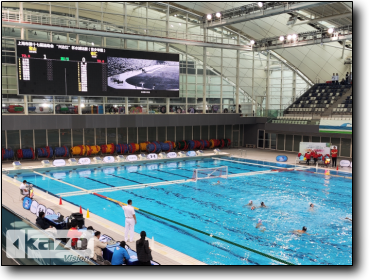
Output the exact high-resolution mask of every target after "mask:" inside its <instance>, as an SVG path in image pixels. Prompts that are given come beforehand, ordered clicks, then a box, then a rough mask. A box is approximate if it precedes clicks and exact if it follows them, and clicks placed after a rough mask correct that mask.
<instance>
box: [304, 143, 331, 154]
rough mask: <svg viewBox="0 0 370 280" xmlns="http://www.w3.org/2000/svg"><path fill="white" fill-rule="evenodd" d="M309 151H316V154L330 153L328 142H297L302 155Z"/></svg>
mask: <svg viewBox="0 0 370 280" xmlns="http://www.w3.org/2000/svg"><path fill="white" fill-rule="evenodd" d="M311 151H316V152H317V153H318V154H323V155H326V154H329V155H330V143H318V142H301V143H300V144H299V152H300V153H301V154H302V155H304V154H305V153H309V152H311Z"/></svg>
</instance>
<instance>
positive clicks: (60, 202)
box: [59, 197, 62, 205]
mask: <svg viewBox="0 0 370 280" xmlns="http://www.w3.org/2000/svg"><path fill="white" fill-rule="evenodd" d="M59 205H62V198H61V197H60V198H59Z"/></svg>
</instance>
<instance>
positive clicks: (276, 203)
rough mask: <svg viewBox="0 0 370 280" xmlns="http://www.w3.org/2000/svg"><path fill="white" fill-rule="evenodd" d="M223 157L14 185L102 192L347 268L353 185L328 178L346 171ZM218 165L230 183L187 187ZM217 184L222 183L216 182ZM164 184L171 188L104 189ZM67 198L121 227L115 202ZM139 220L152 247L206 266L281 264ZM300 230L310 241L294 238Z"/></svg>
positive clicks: (280, 252)
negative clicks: (197, 175) (199, 170)
mask: <svg viewBox="0 0 370 280" xmlns="http://www.w3.org/2000/svg"><path fill="white" fill-rule="evenodd" d="M227 159H228V160H222V159H220V160H218V159H209V160H200V161H182V162H171V163H163V164H148V165H141V166H126V167H108V168H101V169H95V170H94V169H84V170H81V169H78V170H75V171H62V170H60V171H58V172H50V173H46V174H47V175H49V176H51V177H53V178H56V179H59V180H60V181H61V182H58V181H56V180H51V179H48V178H46V177H43V176H41V175H37V174H34V173H32V174H31V173H23V174H22V175H21V176H18V179H20V177H21V179H22V180H23V179H26V180H27V181H29V182H32V183H34V184H35V185H36V186H38V187H40V188H42V189H43V190H47V191H48V192H50V193H53V194H60V193H68V192H75V191H79V189H76V188H74V187H72V186H69V185H66V184H64V183H62V182H66V183H69V184H72V185H75V186H78V187H80V188H83V189H88V190H95V189H99V191H98V193H99V194H102V195H105V196H107V197H110V198H113V199H116V200H119V201H122V202H126V201H127V200H128V199H132V200H133V205H134V206H136V207H138V208H140V209H143V210H146V211H149V212H152V213H154V214H156V215H159V216H162V217H165V218H168V219H171V220H174V221H177V222H179V223H182V224H185V225H187V226H190V227H192V228H195V229H199V230H201V231H204V232H207V233H209V234H212V235H214V236H218V237H221V238H223V239H226V240H229V241H232V242H235V243H237V244H240V245H242V246H246V247H249V248H252V249H254V250H257V251H260V252H262V253H265V254H268V255H271V256H274V257H277V258H280V259H282V260H286V261H289V262H291V263H294V264H301V265H351V264H352V223H350V222H348V221H346V220H344V218H345V217H350V218H352V180H351V179H349V178H348V177H347V178H344V177H339V176H333V175H340V176H348V173H343V172H332V173H333V174H331V175H328V174H330V173H329V172H326V173H327V174H325V173H313V172H315V171H316V170H315V169H308V170H307V171H310V172H307V171H290V172H269V171H271V170H276V169H279V168H283V167H291V166H289V165H286V164H280V163H266V162H263V163H262V162H258V161H253V160H241V159H234V158H227ZM229 160H235V161H238V162H233V161H229ZM217 166H228V174H229V175H233V176H235V177H233V176H230V177H229V178H228V179H223V178H222V179H219V178H215V179H205V180H198V181H197V182H192V181H184V179H190V178H191V177H192V175H193V170H194V169H195V168H209V167H217ZM256 171H262V173H255V172H256ZM320 172H325V171H320ZM241 173H243V175H240V176H237V174H241ZM349 176H351V175H349ZM179 180H183V181H179ZM218 180H220V184H217V183H216V182H217V181H218ZM168 181H176V182H175V183H170V184H166V185H157V186H147V187H143V188H132V189H120V190H116V191H113V192H112V191H104V189H106V188H109V189H110V188H112V187H121V186H132V185H139V184H150V183H165V182H168ZM64 199H65V200H67V201H69V202H71V203H74V204H76V205H81V206H82V207H83V208H85V209H87V208H88V209H89V210H90V211H91V212H92V213H95V214H97V215H100V216H101V217H103V218H106V219H108V220H110V221H113V222H115V223H117V224H119V225H122V226H124V214H123V211H122V210H121V209H120V207H119V206H118V205H117V204H115V203H113V202H110V201H108V200H105V199H103V198H100V197H98V196H95V195H92V194H84V195H75V196H66V197H65V198H64ZM249 200H253V202H254V205H256V206H259V205H260V203H261V202H262V201H263V202H264V203H265V204H266V206H267V208H257V209H256V210H251V209H250V207H248V206H246V204H247V203H248V201H249ZM310 203H313V204H314V205H315V207H314V210H313V211H310V210H309V204H310ZM258 219H261V220H262V223H263V226H262V227H261V228H256V224H257V221H258ZM137 220H138V224H137V225H136V227H135V231H136V232H140V231H142V230H145V231H146V232H147V236H148V237H149V238H151V237H152V236H154V238H155V240H156V241H158V242H160V243H162V244H165V245H167V246H169V247H171V248H174V249H176V250H178V251H180V252H183V253H185V254H187V255H189V256H192V257H194V258H195V259H198V260H200V261H202V262H204V263H206V264H211V265H216V264H220V265H231V264H233V265H258V264H259V265H267V264H276V265H278V264H280V263H279V262H278V261H274V260H272V259H269V258H267V257H264V256H261V255H258V254H256V253H253V252H250V251H248V250H245V249H242V248H239V247H237V246H234V245H231V244H229V243H226V242H223V241H219V240H217V239H214V238H212V237H210V236H206V235H204V234H201V233H198V232H196V231H193V230H190V229H188V228H186V227H182V226H180V225H176V224H174V223H171V222H168V221H166V220H163V219H160V218H157V217H155V216H152V215H150V214H146V213H143V212H140V211H137ZM303 226H306V227H307V229H308V230H307V232H308V233H309V234H310V235H306V234H304V235H302V236H300V235H296V234H292V233H291V231H292V230H297V229H302V227H303ZM101 230H103V229H101Z"/></svg>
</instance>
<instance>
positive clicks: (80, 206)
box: [80, 205, 82, 214]
mask: <svg viewBox="0 0 370 280" xmlns="http://www.w3.org/2000/svg"><path fill="white" fill-rule="evenodd" d="M80 214H82V207H81V205H80Z"/></svg>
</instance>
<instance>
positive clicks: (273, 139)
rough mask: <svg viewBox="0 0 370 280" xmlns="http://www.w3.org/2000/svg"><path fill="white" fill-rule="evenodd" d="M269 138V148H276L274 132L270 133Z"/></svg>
mask: <svg viewBox="0 0 370 280" xmlns="http://www.w3.org/2000/svg"><path fill="white" fill-rule="evenodd" d="M270 138H271V150H276V134H275V133H270Z"/></svg>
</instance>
